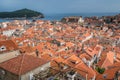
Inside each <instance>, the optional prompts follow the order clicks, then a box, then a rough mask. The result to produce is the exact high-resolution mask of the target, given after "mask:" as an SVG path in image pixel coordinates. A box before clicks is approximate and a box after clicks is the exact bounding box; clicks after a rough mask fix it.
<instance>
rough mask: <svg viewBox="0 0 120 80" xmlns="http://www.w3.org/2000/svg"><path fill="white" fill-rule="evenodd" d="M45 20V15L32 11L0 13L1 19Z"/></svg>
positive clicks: (22, 10)
mask: <svg viewBox="0 0 120 80" xmlns="http://www.w3.org/2000/svg"><path fill="white" fill-rule="evenodd" d="M25 17H26V18H34V17H35V18H44V15H43V14H42V13H40V12H37V11H33V10H30V9H26V8H25V9H21V10H16V11H13V12H0V18H25Z"/></svg>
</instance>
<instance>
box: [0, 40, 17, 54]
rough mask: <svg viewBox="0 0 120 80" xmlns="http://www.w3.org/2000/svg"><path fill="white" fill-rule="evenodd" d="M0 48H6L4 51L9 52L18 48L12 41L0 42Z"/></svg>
mask: <svg viewBox="0 0 120 80" xmlns="http://www.w3.org/2000/svg"><path fill="white" fill-rule="evenodd" d="M1 46H5V47H6V50H5V51H11V50H16V49H18V46H17V45H16V44H15V43H14V42H13V41H12V40H5V41H0V47H1ZM0 52H4V51H0Z"/></svg>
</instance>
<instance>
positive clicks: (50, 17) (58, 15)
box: [0, 12, 119, 22]
mask: <svg viewBox="0 0 120 80" xmlns="http://www.w3.org/2000/svg"><path fill="white" fill-rule="evenodd" d="M117 14H119V13H118V12H114V13H49V14H44V16H45V18H40V20H50V21H54V20H56V21H60V20H61V19H62V18H63V17H70V16H82V17H83V18H84V17H92V16H97V17H102V16H114V15H117ZM29 20H32V19H29ZM7 21H13V20H10V19H0V22H7Z"/></svg>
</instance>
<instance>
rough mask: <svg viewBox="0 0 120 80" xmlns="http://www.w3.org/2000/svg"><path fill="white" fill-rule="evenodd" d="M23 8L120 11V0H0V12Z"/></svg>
mask: <svg viewBox="0 0 120 80" xmlns="http://www.w3.org/2000/svg"><path fill="white" fill-rule="evenodd" d="M23 8H28V9H32V10H36V11H39V12H42V13H94V12H97V13H102V12H120V0H0V12H3V11H14V10H18V9H23Z"/></svg>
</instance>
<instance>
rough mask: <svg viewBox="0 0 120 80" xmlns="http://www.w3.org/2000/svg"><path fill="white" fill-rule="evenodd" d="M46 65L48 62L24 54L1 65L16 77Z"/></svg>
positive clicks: (0, 65)
mask: <svg viewBox="0 0 120 80" xmlns="http://www.w3.org/2000/svg"><path fill="white" fill-rule="evenodd" d="M45 63H46V61H43V60H41V59H39V58H37V57H33V56H30V55H25V54H24V55H20V56H18V57H16V58H13V59H11V60H8V61H6V62H3V63H1V64H0V67H1V68H3V69H5V70H7V71H9V72H11V73H14V74H16V75H22V74H25V73H27V72H29V71H31V70H33V69H35V68H37V67H39V66H41V65H43V64H45Z"/></svg>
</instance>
